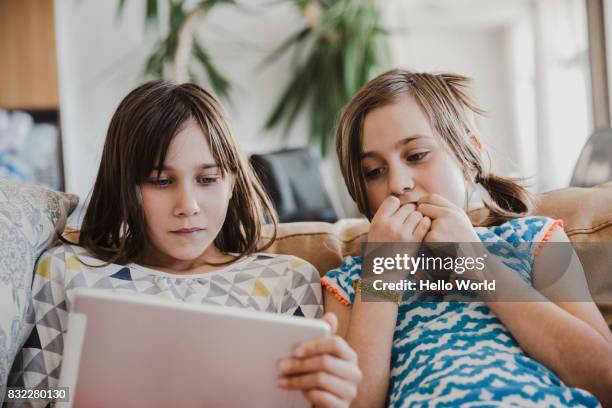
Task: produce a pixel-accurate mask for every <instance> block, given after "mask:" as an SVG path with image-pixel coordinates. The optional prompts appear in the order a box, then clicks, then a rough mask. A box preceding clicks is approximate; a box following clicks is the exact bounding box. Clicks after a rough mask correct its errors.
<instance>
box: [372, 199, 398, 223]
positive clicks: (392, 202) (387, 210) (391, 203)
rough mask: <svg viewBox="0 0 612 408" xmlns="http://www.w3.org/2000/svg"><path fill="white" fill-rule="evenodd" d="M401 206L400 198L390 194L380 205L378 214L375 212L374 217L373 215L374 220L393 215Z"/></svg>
mask: <svg viewBox="0 0 612 408" xmlns="http://www.w3.org/2000/svg"><path fill="white" fill-rule="evenodd" d="M399 206H400V200H399V198H397V197H395V196H389V197H387V198H385V200H384V201H383V202H382V204H381V205H380V207H378V210H377V211H376V214H374V217H372V221H374V220H376V219H379V218H388V217H390V216H392V215H393V214H395V212H396V211H397V209H398V208H399Z"/></svg>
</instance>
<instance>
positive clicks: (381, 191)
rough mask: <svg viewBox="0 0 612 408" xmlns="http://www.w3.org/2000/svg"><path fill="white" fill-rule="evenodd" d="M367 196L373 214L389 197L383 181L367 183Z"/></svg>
mask: <svg viewBox="0 0 612 408" xmlns="http://www.w3.org/2000/svg"><path fill="white" fill-rule="evenodd" d="M366 196H367V199H368V200H367V201H368V204H369V206H370V209H371V210H372V214H374V213H376V211H377V210H378V207H380V205H381V204H382V202H383V201H384V200H385V198H387V189H386V187H385V186H384V184H383V183H377V182H370V183H367V184H366Z"/></svg>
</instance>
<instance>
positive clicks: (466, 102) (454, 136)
mask: <svg viewBox="0 0 612 408" xmlns="http://www.w3.org/2000/svg"><path fill="white" fill-rule="evenodd" d="M469 84H470V78H468V77H465V76H461V75H456V74H449V73H443V74H429V73H415V72H410V71H407V70H404V69H394V70H391V71H388V72H385V73H384V74H381V75H379V76H378V77H376V78H374V79H372V80H371V81H370V82H368V83H367V84H366V85H365V86H364V87H363V88H361V89H360V90H359V91H358V92H357V93H356V94H355V95H354V96H353V97H352V98H351V100H350V101H349V103H348V104H347V106H346V107H345V108H344V110H343V112H342V115H341V117H340V122H339V125H338V128H337V131H336V152H337V154H338V160H339V161H340V168H341V169H342V176H343V177H344V181H345V183H346V186H347V188H348V191H349V193H350V194H351V197H352V198H353V200H355V202H356V203H357V206H358V208H359V211H361V213H362V214H364V215H365V216H367V217H368V218H370V219H371V218H372V216H373V214H372V209H371V208H370V206H369V203H368V200H367V194H366V182H365V176H364V174H363V170H362V167H361V154H362V139H363V124H364V121H365V117H366V115H367V114H368V113H369V112H370V111H372V110H374V109H376V108H378V107H381V106H384V105H388V104H390V103H395V102H398V101H399V100H400V99H402V98H404V97H406V96H410V97H412V98H414V100H415V101H416V102H417V103H418V104H419V105H420V107H421V108H422V109H423V111H424V112H425V114H426V116H427V118H428V119H429V122H430V125H431V127H432V129H433V130H434V132H435V133H436V134H437V135H439V136H440V137H441V139H442V141H443V142H444V143H445V145H446V146H447V147H448V148H449V150H450V151H451V153H452V154H453V155H454V156H455V157H456V159H457V160H458V161H459V164H460V165H461V167H462V168H463V170H464V172H465V174H470V173H475V179H474V181H475V182H476V183H480V184H481V185H482V186H483V187H484V188H485V189H486V190H487V192H488V193H489V195H490V196H491V201H489V202H485V205H486V207H487V208H488V209H489V216H488V217H487V219H486V220H485V221H484V222H483V225H495V224H499V223H501V222H503V221H506V220H508V219H511V218H518V217H521V216H524V215H526V214H528V213H529V212H530V211H531V207H532V205H533V204H532V203H533V198H532V196H531V194H530V193H529V192H528V191H527V190H526V189H525V188H524V187H522V186H521V185H520V184H519V181H520V180H518V179H513V178H506V177H500V176H496V175H494V174H492V173H490V172H488V171H487V170H486V169H485V164H484V161H483V159H482V155H481V151H480V147H479V145H478V143H474V142H472V141H470V138H471V137H474V134H475V133H476V129H475V125H474V120H473V115H474V114H483V113H484V111H483V110H482V109H480V108H479V107H478V106H477V105H476V104H475V103H474V101H473V100H472V98H471V97H470V96H469V95H468V91H469Z"/></svg>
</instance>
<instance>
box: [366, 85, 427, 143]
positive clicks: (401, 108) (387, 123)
mask: <svg viewBox="0 0 612 408" xmlns="http://www.w3.org/2000/svg"><path fill="white" fill-rule="evenodd" d="M415 135H418V136H422V137H424V138H429V139H433V132H432V129H431V125H430V123H429V119H428V118H427V115H426V114H425V112H423V110H422V109H421V107H420V105H419V104H418V103H417V102H416V101H415V100H414V98H412V97H410V96H405V97H403V98H401V99H400V100H398V101H397V102H393V103H390V104H387V105H384V106H381V107H378V108H376V109H373V110H372V111H370V112H369V113H368V114H367V115H366V117H365V120H364V124H363V140H362V151H364V152H368V151H377V150H380V149H381V148H383V147H386V146H390V145H395V144H396V143H397V142H398V141H400V140H403V139H406V138H409V137H413V136H415Z"/></svg>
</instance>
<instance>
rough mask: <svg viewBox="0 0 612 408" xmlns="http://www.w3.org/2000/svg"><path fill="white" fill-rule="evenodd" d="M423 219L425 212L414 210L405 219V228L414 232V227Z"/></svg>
mask: <svg viewBox="0 0 612 408" xmlns="http://www.w3.org/2000/svg"><path fill="white" fill-rule="evenodd" d="M422 219H423V214H421V212H420V211H413V212H412V213H410V215H409V216H408V217H407V218H406V221H404V225H405V228H407V229H408V230H409V231H410V232H411V233H413V234H414V229H415V228H416V226H417V224H418V223H419V222H420V221H421V220H422Z"/></svg>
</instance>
